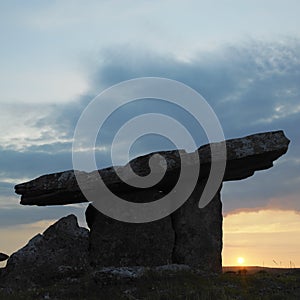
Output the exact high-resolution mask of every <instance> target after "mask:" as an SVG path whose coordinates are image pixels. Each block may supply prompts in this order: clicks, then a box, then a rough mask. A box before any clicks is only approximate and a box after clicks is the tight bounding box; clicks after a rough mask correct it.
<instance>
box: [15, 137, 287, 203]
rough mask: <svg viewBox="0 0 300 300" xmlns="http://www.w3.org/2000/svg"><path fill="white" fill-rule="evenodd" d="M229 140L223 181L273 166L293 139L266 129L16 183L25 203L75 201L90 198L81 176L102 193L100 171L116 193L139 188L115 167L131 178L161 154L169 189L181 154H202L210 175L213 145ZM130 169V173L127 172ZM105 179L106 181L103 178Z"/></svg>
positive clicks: (163, 184)
mask: <svg viewBox="0 0 300 300" xmlns="http://www.w3.org/2000/svg"><path fill="white" fill-rule="evenodd" d="M224 143H226V149H227V155H226V170H225V174H224V178H223V181H230V180H241V179H244V178H247V177H249V176H252V175H253V174H254V172H255V171H258V170H265V169H268V168H271V167H272V166H273V161H274V160H276V159H278V158H279V157H280V156H281V155H283V154H284V153H286V151H287V149H288V145H289V140H288V139H287V138H286V136H285V135H284V133H283V131H274V132H264V133H259V134H253V135H249V136H246V137H243V138H237V139H230V140H226V141H225V142H220V143H213V144H208V145H205V146H201V147H200V148H199V149H197V150H196V151H195V152H192V153H186V152H185V151H184V150H173V151H160V152H155V153H150V154H147V155H144V156H140V157H137V158H135V159H133V160H132V161H130V162H129V163H128V164H127V165H125V166H115V167H109V168H105V169H101V170H96V171H93V172H90V173H87V172H83V171H73V170H70V171H65V172H59V173H54V174H49V175H43V176H41V177H38V178H36V179H34V180H31V181H29V182H26V183H22V184H18V185H16V186H15V191H16V193H17V194H20V195H21V204H23V205H39V206H43V205H65V204H72V203H80V202H87V200H86V198H85V197H84V195H83V194H82V192H81V190H80V188H79V186H78V184H77V180H76V176H75V172H76V174H77V176H80V178H81V180H82V181H83V182H85V188H86V189H87V190H90V191H93V190H95V191H96V193H97V194H99V195H100V194H101V190H99V186H100V184H99V181H101V180H100V179H99V174H100V175H101V178H102V180H103V181H104V182H105V185H106V186H107V187H108V188H109V189H110V190H111V191H113V192H115V193H120V192H121V193H133V192H136V191H137V189H136V188H134V187H132V186H130V185H128V184H125V183H124V182H123V181H122V180H121V179H120V178H119V177H118V175H117V173H116V172H115V169H114V168H117V169H118V172H120V173H122V174H123V175H124V177H126V178H127V180H128V181H130V173H128V169H129V168H130V167H131V168H132V169H133V170H134V172H135V173H136V174H137V175H139V176H144V175H147V174H149V172H150V169H149V164H148V162H149V159H150V157H153V155H154V154H159V155H160V156H159V157H160V158H159V159H157V160H156V165H157V166H158V167H157V168H156V169H157V170H160V168H159V166H160V165H163V164H164V162H166V163H167V170H166V172H165V171H164V170H162V169H161V172H164V173H165V175H164V177H163V179H162V180H161V181H160V182H159V183H158V184H157V185H156V186H155V187H154V188H155V189H156V190H157V191H163V192H164V193H168V191H169V190H170V189H172V187H173V186H174V185H175V183H176V182H177V180H178V174H179V172H180V166H181V160H180V155H179V153H181V154H182V155H184V157H185V160H186V161H187V163H188V164H189V165H190V167H193V162H194V161H195V155H199V159H200V164H201V165H200V174H199V177H200V179H205V178H207V176H208V174H209V171H210V165H211V147H213V148H214V151H215V152H216V153H219V152H220V151H221V150H222V149H223V146H224ZM218 157H220V159H223V156H222V153H220V155H219V156H218V155H217V159H218ZM127 173H128V175H127ZM101 182H102V181H101Z"/></svg>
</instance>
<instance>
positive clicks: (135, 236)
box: [86, 190, 174, 267]
mask: <svg viewBox="0 0 300 300" xmlns="http://www.w3.org/2000/svg"><path fill="white" fill-rule="evenodd" d="M155 194H157V192H156V191H153V190H150V191H149V190H148V191H144V192H139V193H134V194H133V195H132V197H133V198H135V200H136V198H137V197H138V198H141V200H142V201H141V202H148V201H153V200H155V198H156V196H155ZM127 197H130V195H127ZM86 219H87V223H88V225H89V227H90V239H89V256H90V262H91V265H92V266H99V267H100V266H101V267H105V266H115V267H122V266H159V265H166V264H170V263H172V252H173V245H174V231H173V228H172V221H171V217H170V216H168V217H166V218H163V219H161V220H158V221H154V222H149V223H140V224H135V223H125V222H120V221H117V220H114V219H112V218H109V217H107V216H106V215H104V214H102V213H100V212H99V211H98V210H96V209H95V208H94V207H93V206H92V205H89V207H88V208H87V211H86Z"/></svg>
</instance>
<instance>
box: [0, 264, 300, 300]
mask: <svg viewBox="0 0 300 300" xmlns="http://www.w3.org/2000/svg"><path fill="white" fill-rule="evenodd" d="M0 286H1V283H0ZM4 291H6V292H4ZM7 292H9V290H8V289H7V288H6V289H5V288H2V291H1V290H0V299H5V300H15V299H18V300H19V299H20V300H22V299H28V300H31V299H49V300H50V299H82V300H83V299H105V300H108V299H148V300H150V299H153V300H154V299H155V300H156V299H164V300H167V299H191V300H192V299H204V300H205V299H207V300H208V299H220V300H222V299H226V300H227V299H242V300H244V299H245V300H247V299H249V300H250V299H251V300H255V299H260V300H264V299H268V300H271V299H272V300H274V299H275V300H276V299H278V300H279V299H295V300H296V299H300V269H271V268H255V267H245V268H240V267H231V268H230V267H224V268H223V274H205V273H202V272H199V271H191V270H180V271H176V272H172V271H170V270H168V271H164V272H153V271H151V270H149V271H148V272H146V273H145V274H144V275H143V276H142V277H136V278H133V277H122V278H121V277H114V276H111V275H110V276H107V275H105V276H103V274H102V273H101V274H100V275H99V274H98V273H93V274H84V275H82V276H81V277H79V278H78V277H77V278H71V277H67V278H64V279H63V280H60V281H59V282H57V284H55V285H51V286H44V287H43V288H41V287H39V288H37V287H36V288H32V289H30V290H26V291H19V292H16V291H10V294H7Z"/></svg>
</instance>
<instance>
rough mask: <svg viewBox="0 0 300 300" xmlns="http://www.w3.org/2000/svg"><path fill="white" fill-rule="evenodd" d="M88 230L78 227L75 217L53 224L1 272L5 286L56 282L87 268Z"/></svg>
mask: <svg viewBox="0 0 300 300" xmlns="http://www.w3.org/2000/svg"><path fill="white" fill-rule="evenodd" d="M87 258H88V230H87V229H85V228H81V227H79V226H78V223H77V219H76V217H75V216H74V215H69V216H67V217H64V218H62V219H60V220H59V221H57V222H56V223H55V224H53V225H51V226H50V227H49V228H48V229H47V230H46V231H45V232H44V233H43V234H38V235H36V236H35V237H33V238H32V239H31V240H30V241H29V242H28V244H27V245H26V246H24V247H23V248H22V249H20V250H19V251H17V252H15V253H14V254H12V255H11V257H10V258H9V260H8V261H7V266H6V267H5V268H4V269H3V270H2V274H1V276H2V278H1V281H2V283H3V282H4V283H7V285H9V286H19V287H20V286H34V285H35V284H36V285H39V284H45V283H47V282H51V281H55V279H57V278H60V277H62V276H66V271H67V272H69V273H76V272H81V271H82V270H86V269H87V267H88V261H87Z"/></svg>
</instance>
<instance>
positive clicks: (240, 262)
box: [237, 257, 245, 265]
mask: <svg viewBox="0 0 300 300" xmlns="http://www.w3.org/2000/svg"><path fill="white" fill-rule="evenodd" d="M237 262H238V264H239V265H242V264H243V263H244V262H245V259H244V257H238V258H237Z"/></svg>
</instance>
